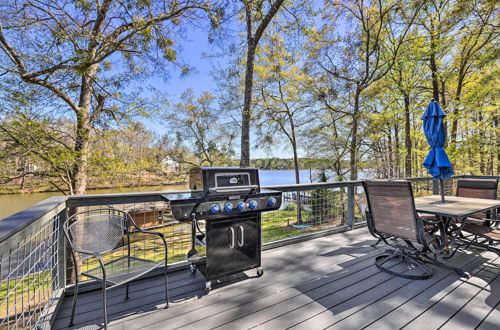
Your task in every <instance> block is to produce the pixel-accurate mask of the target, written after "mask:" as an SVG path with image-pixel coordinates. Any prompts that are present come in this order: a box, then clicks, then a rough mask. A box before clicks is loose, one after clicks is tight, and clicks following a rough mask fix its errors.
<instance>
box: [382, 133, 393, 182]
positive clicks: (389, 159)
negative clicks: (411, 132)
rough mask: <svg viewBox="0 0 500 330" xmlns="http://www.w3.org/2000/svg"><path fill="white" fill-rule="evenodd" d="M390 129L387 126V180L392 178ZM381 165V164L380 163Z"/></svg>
mask: <svg viewBox="0 0 500 330" xmlns="http://www.w3.org/2000/svg"><path fill="white" fill-rule="evenodd" d="M392 154H393V151H392V129H391V127H390V126H389V128H388V134H387V161H388V163H389V164H388V165H389V166H388V167H387V178H392V177H393V176H394V162H393V158H392ZM382 164H383V163H382Z"/></svg>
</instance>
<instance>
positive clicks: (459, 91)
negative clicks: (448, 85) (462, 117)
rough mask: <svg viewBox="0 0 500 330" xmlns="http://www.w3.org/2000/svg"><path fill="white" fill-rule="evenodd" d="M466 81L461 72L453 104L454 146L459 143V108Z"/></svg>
mask: <svg viewBox="0 0 500 330" xmlns="http://www.w3.org/2000/svg"><path fill="white" fill-rule="evenodd" d="M463 83H464V77H463V76H462V75H461V74H460V73H459V77H458V81H457V90H456V93H455V104H454V106H453V118H452V120H451V134H450V140H451V143H452V144H453V146H455V144H456V143H457V132H458V108H459V105H460V100H461V98H462V87H463Z"/></svg>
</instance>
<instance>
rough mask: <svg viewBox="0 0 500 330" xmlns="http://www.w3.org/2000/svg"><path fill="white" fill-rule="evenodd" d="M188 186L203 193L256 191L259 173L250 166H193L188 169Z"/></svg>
mask: <svg viewBox="0 0 500 330" xmlns="http://www.w3.org/2000/svg"><path fill="white" fill-rule="evenodd" d="M189 188H190V189H191V190H199V191H202V192H203V194H204V195H217V194H230V193H257V192H259V191H260V184H259V173H258V170H257V169H256V168H250V167H245V168H239V167H194V168H192V169H191V170H190V171H189Z"/></svg>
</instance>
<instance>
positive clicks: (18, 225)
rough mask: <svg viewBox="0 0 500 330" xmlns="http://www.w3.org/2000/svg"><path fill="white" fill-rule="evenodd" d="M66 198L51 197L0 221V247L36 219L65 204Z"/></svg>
mask: <svg viewBox="0 0 500 330" xmlns="http://www.w3.org/2000/svg"><path fill="white" fill-rule="evenodd" d="M67 199H68V197H66V196H53V197H50V198H47V199H46V200H44V201H41V202H40V203H38V204H35V205H33V206H31V207H29V208H27V209H25V210H22V211H20V212H17V213H16V214H13V215H11V216H10V217H7V218H5V219H3V220H1V221H0V245H1V243H2V242H4V241H5V240H7V239H9V238H11V237H12V236H13V235H15V234H16V233H18V232H20V231H22V230H23V229H24V228H26V227H27V226H29V225H30V224H31V223H33V222H35V221H36V220H37V219H40V218H41V217H43V216H45V215H47V214H49V213H50V212H51V211H54V210H56V209H57V208H58V207H59V206H61V205H62V204H65V203H66V200H67Z"/></svg>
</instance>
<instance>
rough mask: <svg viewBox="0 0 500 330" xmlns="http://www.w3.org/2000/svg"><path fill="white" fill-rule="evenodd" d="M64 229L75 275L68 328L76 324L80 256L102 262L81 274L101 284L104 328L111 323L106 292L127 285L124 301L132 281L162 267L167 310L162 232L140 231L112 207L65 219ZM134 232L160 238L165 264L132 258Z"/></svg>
mask: <svg viewBox="0 0 500 330" xmlns="http://www.w3.org/2000/svg"><path fill="white" fill-rule="evenodd" d="M63 229H64V234H65V235H66V238H67V240H68V242H69V245H70V247H71V255H72V258H73V268H74V273H75V290H74V295H73V307H72V310H71V319H70V322H69V325H68V326H69V327H71V326H73V325H74V324H73V320H74V316H75V308H76V302H77V298H78V282H79V281H78V277H79V276H78V274H79V273H78V263H77V254H78V256H79V257H80V260H85V259H88V258H91V257H94V258H95V259H96V260H97V261H98V263H99V265H98V266H97V267H94V268H92V269H89V270H86V271H84V272H82V273H81V275H82V276H85V277H88V278H91V279H94V280H98V281H101V284H102V303H103V322H104V328H105V329H106V328H107V324H108V320H107V310H106V291H107V290H109V289H112V288H115V287H117V286H120V285H123V284H126V292H125V299H128V297H129V295H128V293H129V284H130V282H131V281H132V280H134V279H137V278H139V277H140V276H142V275H144V274H146V273H148V272H150V271H152V270H153V269H155V268H157V267H160V266H162V265H165V292H166V297H165V298H166V307H165V308H167V307H168V300H169V299H168V276H167V264H168V262H167V252H168V251H167V242H166V240H165V237H164V235H163V234H162V233H159V232H151V231H146V230H143V229H141V228H140V227H138V226H137V225H136V223H135V222H134V220H132V218H131V217H130V216H129V215H128V214H127V213H125V212H123V211H120V210H116V209H113V208H103V209H91V210H87V211H83V212H79V213H76V214H74V215H72V216H71V217H70V218H69V219H68V220H66V222H65V223H64V225H63ZM134 233H142V234H146V235H151V236H157V237H159V238H160V239H161V240H162V242H163V247H164V250H165V256H164V261H163V260H162V261H152V260H146V259H141V258H138V257H135V256H132V255H131V250H132V249H131V240H130V236H131V235H132V234H134ZM124 247H126V252H125V251H124V249H123V248H124ZM120 249H121V251H120ZM113 251H117V254H121V255H122V256H121V257H114V255H115V254H116V253H113ZM120 252H121V253H120ZM108 253H109V254H108ZM104 254H106V255H104Z"/></svg>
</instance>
